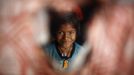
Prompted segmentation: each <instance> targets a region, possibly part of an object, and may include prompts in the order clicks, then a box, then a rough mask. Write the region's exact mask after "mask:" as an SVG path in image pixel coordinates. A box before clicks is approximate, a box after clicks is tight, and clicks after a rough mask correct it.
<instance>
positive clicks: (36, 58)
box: [0, 0, 134, 75]
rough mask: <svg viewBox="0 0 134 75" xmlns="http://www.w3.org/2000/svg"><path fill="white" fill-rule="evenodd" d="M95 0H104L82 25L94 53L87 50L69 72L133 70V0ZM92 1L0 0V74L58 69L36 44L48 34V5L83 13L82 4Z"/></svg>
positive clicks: (42, 74) (44, 74) (125, 73)
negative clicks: (88, 53) (78, 63)
mask: <svg viewBox="0 0 134 75" xmlns="http://www.w3.org/2000/svg"><path fill="white" fill-rule="evenodd" d="M97 1H98V3H100V5H102V6H101V7H100V8H99V7H98V8H97V9H96V8H95V11H94V13H93V14H92V15H93V16H92V19H89V20H88V22H89V23H88V24H87V30H86V31H87V34H86V35H87V37H86V40H87V41H88V42H87V45H88V44H89V45H90V46H91V52H92V54H91V55H90V57H89V56H88V55H87V57H86V59H85V60H86V62H84V65H83V66H82V67H81V68H80V69H77V70H75V71H72V72H71V73H69V75H134V21H133V20H134V3H133V0H127V1H125V0H119V2H118V1H117V2H116V1H115V2H114V0H113V1H112V0H96V2H97ZM92 3H94V2H93V1H92V0H78V1H77V0H66V1H64V0H0V75H60V74H61V73H58V72H55V70H54V69H53V67H52V65H51V61H50V60H48V58H47V57H46V56H45V54H44V53H43V51H42V49H41V47H40V44H42V41H45V43H46V42H47V39H48V38H49V33H48V31H49V29H48V25H49V18H48V15H47V13H46V12H47V9H48V8H52V9H53V10H55V11H57V12H58V13H62V14H64V13H66V12H76V14H78V15H79V16H82V15H84V14H83V13H82V12H81V11H82V10H81V9H80V7H84V6H85V5H86V6H87V7H88V6H90V5H93V4H92ZM89 12H90V11H89ZM83 18H84V17H83ZM85 24H86V23H85ZM43 43H44V42H43ZM88 52H89V51H88ZM78 60H79V61H84V60H81V59H78Z"/></svg>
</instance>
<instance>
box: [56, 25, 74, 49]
mask: <svg viewBox="0 0 134 75" xmlns="http://www.w3.org/2000/svg"><path fill="white" fill-rule="evenodd" d="M56 40H57V42H58V45H59V46H61V47H64V48H69V47H71V46H72V45H73V43H74V42H75V40H76V29H75V28H74V27H73V26H72V25H70V24H68V23H67V24H63V25H62V26H61V27H60V28H59V31H58V33H57V36H56Z"/></svg>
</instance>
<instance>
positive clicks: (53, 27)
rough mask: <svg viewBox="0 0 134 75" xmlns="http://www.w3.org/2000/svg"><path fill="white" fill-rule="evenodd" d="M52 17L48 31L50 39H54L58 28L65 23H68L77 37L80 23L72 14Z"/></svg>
mask: <svg viewBox="0 0 134 75" xmlns="http://www.w3.org/2000/svg"><path fill="white" fill-rule="evenodd" d="M53 16H54V17H52V18H51V20H50V31H51V35H52V37H54V38H55V37H56V34H57V32H58V30H59V28H60V27H61V26H62V25H63V24H66V23H69V24H70V25H72V26H73V27H74V28H75V29H76V33H77V36H78V35H79V30H80V21H79V20H78V18H77V16H76V15H75V14H74V13H67V14H64V15H58V14H55V15H54V14H53Z"/></svg>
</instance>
